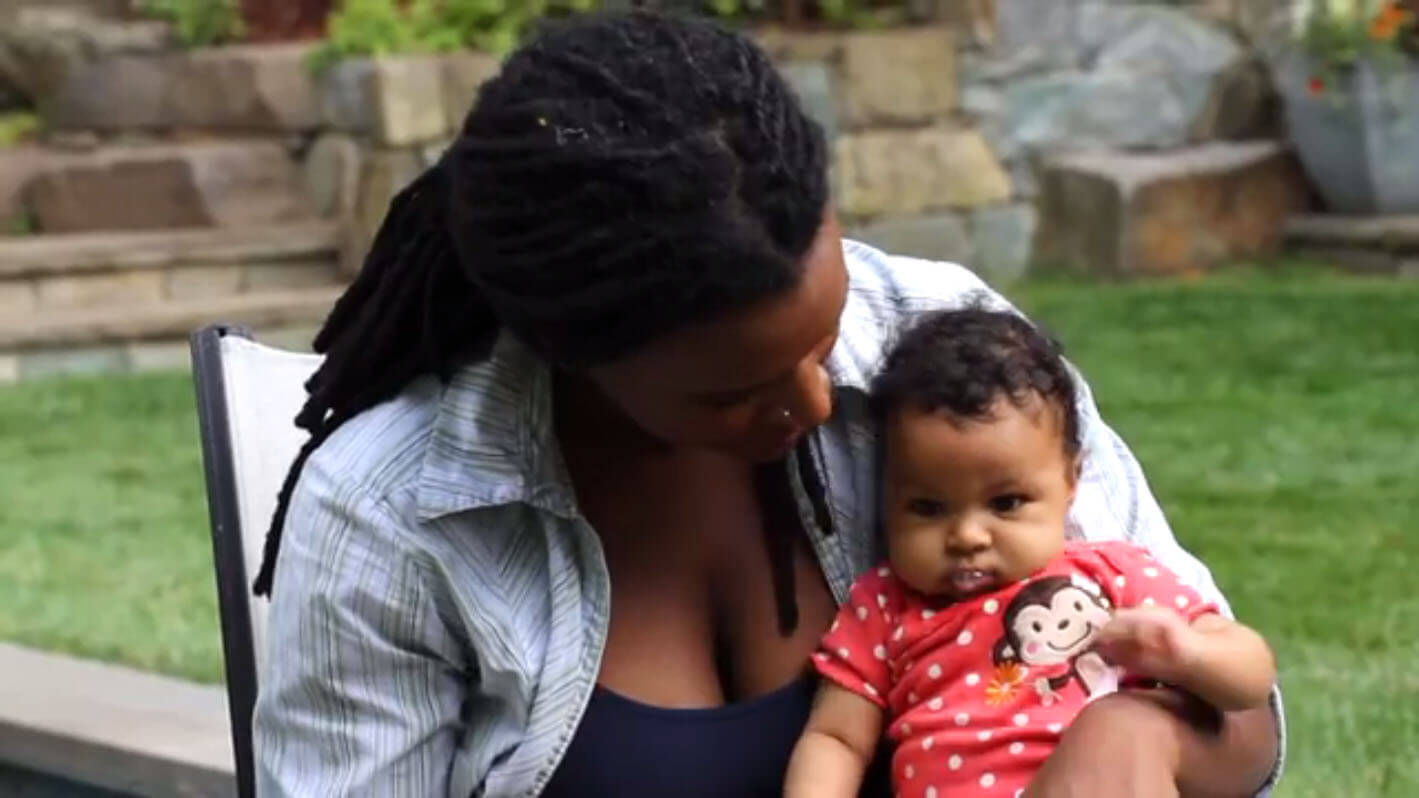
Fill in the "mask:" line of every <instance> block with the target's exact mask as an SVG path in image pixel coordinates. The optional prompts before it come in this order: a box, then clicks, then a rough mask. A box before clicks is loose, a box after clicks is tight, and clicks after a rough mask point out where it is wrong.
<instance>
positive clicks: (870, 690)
mask: <svg viewBox="0 0 1419 798" xmlns="http://www.w3.org/2000/svg"><path fill="white" fill-rule="evenodd" d="M862 689H864V690H866V691H867V694H868V695H870V696H872V697H873V698H876V697H877V688H876V687H873V686H872V685H870V684H868V683H867V682H863V683H862Z"/></svg>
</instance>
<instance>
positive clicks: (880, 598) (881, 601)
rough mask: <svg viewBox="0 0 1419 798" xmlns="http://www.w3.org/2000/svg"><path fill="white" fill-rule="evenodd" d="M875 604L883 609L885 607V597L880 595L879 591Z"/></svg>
mask: <svg viewBox="0 0 1419 798" xmlns="http://www.w3.org/2000/svg"><path fill="white" fill-rule="evenodd" d="M877 606H879V607H881V608H882V609H884V610H885V609H887V597H886V596H884V595H882V594H881V593H878V594H877Z"/></svg>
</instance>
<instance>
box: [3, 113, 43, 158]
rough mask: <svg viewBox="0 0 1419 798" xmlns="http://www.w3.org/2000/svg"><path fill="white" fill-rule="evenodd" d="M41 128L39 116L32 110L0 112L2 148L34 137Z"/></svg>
mask: <svg viewBox="0 0 1419 798" xmlns="http://www.w3.org/2000/svg"><path fill="white" fill-rule="evenodd" d="M39 128H40V122H39V117H38V116H37V115H36V114H34V113H33V112H31V111H8V112H0V149H5V148H6V147H13V146H15V145H17V144H22V143H24V142H26V141H29V140H30V139H33V138H34V137H35V134H37V133H39Z"/></svg>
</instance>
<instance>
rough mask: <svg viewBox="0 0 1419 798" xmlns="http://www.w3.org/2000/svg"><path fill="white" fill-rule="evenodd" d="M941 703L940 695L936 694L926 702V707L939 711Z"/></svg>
mask: <svg viewBox="0 0 1419 798" xmlns="http://www.w3.org/2000/svg"><path fill="white" fill-rule="evenodd" d="M942 704H943V702H942V700H941V696H936V697H935V698H933V699H931V700H930V701H927V702H926V705H927V707H929V708H931V710H932V711H939V710H940V709H941V706H942Z"/></svg>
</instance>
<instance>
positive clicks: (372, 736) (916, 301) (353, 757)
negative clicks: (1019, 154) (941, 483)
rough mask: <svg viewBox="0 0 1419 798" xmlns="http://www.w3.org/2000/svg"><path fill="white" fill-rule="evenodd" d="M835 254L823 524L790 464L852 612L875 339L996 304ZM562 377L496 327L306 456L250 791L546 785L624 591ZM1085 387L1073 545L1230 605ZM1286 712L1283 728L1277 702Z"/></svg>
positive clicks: (870, 542) (974, 285)
mask: <svg viewBox="0 0 1419 798" xmlns="http://www.w3.org/2000/svg"><path fill="white" fill-rule="evenodd" d="M844 247H845V254H846V256H847V263H848V268H849V272H850V280H849V283H850V294H849V298H848V302H847V306H846V309H845V310H844V311H843V317H842V325H841V337H840V339H839V341H838V343H837V345H836V347H835V348H834V350H833V352H832V353H831V355H830V357H829V360H828V363H827V366H828V370H829V373H830V374H831V376H832V377H833V380H834V382H835V383H836V385H837V387H838V392H837V393H838V398H837V401H836V406H835V410H834V415H833V417H832V419H831V420H830V421H829V422H828V423H827V424H825V425H824V426H822V427H821V428H819V429H818V430H817V431H816V432H815V433H814V434H813V438H812V442H813V445H812V447H811V449H812V451H813V453H814V457H815V459H816V460H817V461H818V462H817V463H816V466H817V468H818V471H819V472H820V473H821V474H822V475H823V481H824V483H825V487H826V489H827V493H828V497H827V499H828V505H829V511H830V512H831V514H832V516H833V517H832V520H833V522H834V526H835V528H836V530H837V531H836V532H835V533H834V534H832V535H824V534H823V533H822V530H821V529H819V528H818V526H817V524H816V522H815V520H814V517H815V516H814V512H813V509H812V507H811V505H810V503H809V502H808V499H807V495H806V494H805V492H804V490H803V486H802V484H801V483H800V482H798V475H799V470H798V469H797V468H794V467H790V469H789V474H790V479H791V480H792V481H793V484H794V492H795V495H796V496H797V498H798V504H799V509H800V513H801V515H802V516H803V519H804V524H805V527H806V528H807V529H808V530H809V532H810V536H811V538H812V543H813V547H814V550H815V551H816V553H817V556H818V560H819V563H820V564H821V566H822V569H823V573H824V575H825V576H826V578H827V582H828V585H829V587H830V588H831V590H832V591H833V594H834V596H835V597H836V598H837V600H838V601H839V602H842V601H844V600H845V599H846V598H847V594H848V589H849V587H850V586H851V584H852V581H853V578H854V577H855V576H856V575H857V574H858V573H860V572H861V571H863V570H865V569H866V568H868V567H869V566H871V565H872V564H873V563H874V562H876V560H877V558H878V555H879V553H880V552H879V550H878V547H877V543H876V541H875V540H874V535H873V526H874V508H875V507H876V501H877V497H876V484H875V479H874V473H873V470H874V462H875V457H874V451H873V449H874V446H875V445H876V440H875V436H874V434H873V429H872V425H871V423H870V417H869V413H868V410H867V403H866V395H865V393H864V390H865V388H866V386H867V384H868V382H869V381H870V379H871V377H872V375H873V373H874V369H875V368H876V367H877V363H878V361H879V359H880V357H881V355H882V353H883V350H884V347H885V346H886V345H887V343H888V342H889V340H890V339H891V338H892V337H893V335H894V334H895V332H896V331H897V330H898V329H900V327H901V326H902V324H903V322H904V321H906V320H908V319H909V318H910V317H911V316H912V315H913V314H915V313H919V312H921V311H924V310H931V309H938V308H943V307H950V306H955V305H960V304H963V303H965V302H967V301H973V300H978V299H984V300H985V301H987V302H990V303H995V304H998V305H1000V306H1002V307H1005V306H1006V303H1005V300H1003V299H1002V298H1000V297H999V296H998V295H996V294H994V293H993V292H990V291H989V289H987V288H986V286H985V284H984V283H982V282H981V281H980V280H979V279H978V278H976V277H975V276H974V275H973V274H971V273H970V272H969V271H967V270H965V269H963V268H961V267H959V266H954V265H950V264H943V263H933V262H927V261H920V260H915V259H910V258H900V257H891V256H887V255H884V254H883V253H881V252H878V251H876V250H873V249H870V248H868V247H865V246H863V245H860V244H855V243H851V242H849V243H847V244H845V245H844ZM550 385H551V374H550V372H549V369H548V367H547V366H546V365H545V364H544V363H543V362H542V361H540V360H539V359H538V358H536V357H535V356H534V355H532V354H531V353H530V352H529V351H528V350H527V349H526V348H524V347H523V346H522V345H520V344H519V343H518V342H517V341H516V340H514V339H513V338H512V337H510V336H506V335H504V336H503V337H502V338H501V339H500V340H499V342H498V343H497V345H496V346H495V348H494V351H493V354H492V356H491V358H490V359H489V360H487V361H486V362H483V363H478V364H475V365H472V366H469V367H467V368H464V369H463V370H461V371H460V372H458V373H457V374H456V375H455V376H454V377H453V378H452V379H451V380H450V381H449V382H448V383H447V384H441V383H440V382H438V381H437V380H435V379H432V378H425V379H421V380H418V381H416V382H414V383H413V384H411V385H410V386H409V387H408V388H407V389H406V390H405V391H404V392H403V394H402V395H401V396H399V397H398V398H397V399H395V400H393V401H390V402H387V403H385V404H383V405H381V406H379V407H377V408H374V409H372V410H370V411H368V412H366V413H364V414H362V415H360V416H358V417H357V418H355V419H353V420H352V421H350V422H349V423H347V424H346V425H345V426H344V427H342V428H341V429H340V430H339V431H338V432H337V433H336V434H335V435H334V436H332V437H331V439H330V440H329V441H327V442H326V443H325V444H324V445H323V446H321V447H320V449H319V450H318V451H317V452H316V453H315V455H314V456H313V457H311V459H310V461H309V462H308V463H307V465H306V466H305V470H304V473H303V475H302V477H301V480H300V484H299V486H298V487H297V489H296V492H295V496H294V499H293V501H292V503H291V507H290V513H289V516H288V518H287V521H286V530H285V536H284V541H283V543H282V547H281V557H280V560H279V565H278V567H277V569H276V581H275V586H274V591H273V597H274V602H273V604H272V606H271V613H270V631H269V642H268V646H269V647H268V649H267V659H266V662H267V666H266V667H267V671H266V672H265V673H264V674H263V678H262V683H261V691H260V696H259V699H258V702H257V708H256V721H255V725H256V730H255V731H256V756H257V778H258V788H259V791H260V794H261V795H263V796H284V795H295V796H321V797H322V798H324V797H326V796H337V795H372V796H381V797H387V796H442V795H449V796H469V795H474V794H482V795H488V796H534V795H537V794H538V793H540V792H541V790H542V789H543V787H544V786H545V785H546V784H547V781H548V779H549V778H550V777H551V774H552V772H553V770H554V769H555V768H556V767H557V763H558V762H559V761H560V759H561V756H562V754H563V752H565V751H566V748H567V744H568V743H569V742H570V740H571V738H572V734H573V733H574V732H575V730H576V727H577V723H578V722H579V720H580V718H581V714H582V711H583V710H584V709H585V707H586V703H587V700H588V698H589V697H590V695H591V691H592V687H593V686H594V684H595V682H596V676H597V672H598V670H599V665H600V661H601V653H602V650H603V648H604V647H605V644H606V633H607V620H608V617H609V613H610V602H611V594H610V583H609V578H608V575H607V569H606V562H605V559H604V558H603V557H602V553H601V548H600V544H599V543H598V541H597V537H596V534H595V532H594V531H593V530H592V529H591V527H590V525H589V524H588V523H587V522H586V520H585V519H583V518H582V517H581V516H580V515H579V514H578V512H577V506H576V502H575V499H574V494H573V490H572V486H571V484H570V481H569V479H568V477H567V473H566V470H565V467H564V465H563V463H562V460H561V457H560V454H559V452H558V448H557V444H556V441H555V438H554V437H553V433H552V416H551V408H552V404H551V397H550ZM1080 394H1081V395H1080V402H1079V412H1080V415H1081V422H1082V424H1081V433H1082V437H1083V440H1084V468H1083V474H1082V477H1081V480H1080V483H1079V488H1078V495H1077V498H1076V499H1075V502H1074V505H1073V507H1072V509H1071V512H1070V518H1069V532H1070V534H1071V535H1072V536H1073V537H1076V538H1085V539H1090V540H1102V539H1124V540H1130V541H1133V542H1135V543H1138V544H1140V545H1143V546H1145V547H1147V548H1149V549H1151V550H1152V552H1153V553H1154V555H1155V556H1157V557H1158V558H1159V559H1160V560H1162V561H1163V562H1164V563H1165V564H1166V565H1168V566H1169V567H1170V568H1172V569H1173V570H1174V571H1176V572H1177V573H1178V574H1179V575H1181V576H1182V577H1183V578H1184V579H1186V580H1188V581H1189V582H1190V583H1191V584H1192V585H1193V586H1194V587H1196V588H1197V589H1198V590H1199V591H1201V592H1202V593H1203V595H1204V596H1206V597H1208V598H1211V599H1214V600H1216V601H1217V602H1218V603H1219V605H1220V606H1222V607H1223V608H1225V607H1226V606H1227V605H1226V603H1225V601H1224V600H1223V598H1222V596H1221V594H1220V593H1219V592H1218V590H1217V587H1216V585H1215V584H1214V583H1213V580H1212V576H1211V574H1210V573H1208V571H1207V569H1206V567H1204V566H1203V565H1202V564H1201V563H1200V562H1198V561H1197V560H1196V559H1195V558H1194V557H1192V556H1191V555H1190V554H1188V553H1187V552H1186V551H1184V550H1183V549H1182V548H1181V547H1180V546H1179V545H1178V543H1177V541H1176V540H1175V539H1174V538H1173V535H1172V532H1171V531H1170V530H1169V528H1168V524H1167V521H1166V520H1165V519H1164V518H1163V514H1162V511H1161V510H1160V509H1159V507H1158V504H1157V502H1156V501H1155V500H1154V498H1153V496H1152V494H1151V493H1150V492H1149V489H1148V485H1147V483H1146V481H1145V480H1144V477H1143V473H1142V471H1141V470H1140V468H1139V465H1138V463H1137V461H1136V460H1135V459H1134V458H1133V456H1132V454H1130V453H1129V451H1128V449H1127V447H1126V446H1125V445H1124V443H1123V442H1122V441H1121V440H1120V439H1119V438H1118V436H1117V435H1115V434H1114V432H1113V431H1112V430H1110V429H1109V428H1108V427H1107V426H1106V425H1105V424H1104V423H1103V421H1102V420H1100V418H1099V416H1098V411H1097V409H1096V407H1095V405H1094V402H1093V399H1092V398H1091V397H1090V395H1089V392H1088V389H1087V387H1086V386H1084V384H1083V382H1082V380H1081V381H1080ZM1273 706H1274V708H1275V711H1276V712H1277V716H1278V719H1279V718H1280V714H1281V710H1280V702H1279V694H1277V695H1276V696H1275V699H1274V701H1273ZM1283 737H1284V734H1283ZM1280 766H1281V763H1280V762H1279V761H1278V762H1277V766H1276V772H1275V773H1273V776H1272V782H1274V780H1275V778H1276V775H1277V774H1279V772H1280ZM1267 792H1269V786H1268V789H1267Z"/></svg>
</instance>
